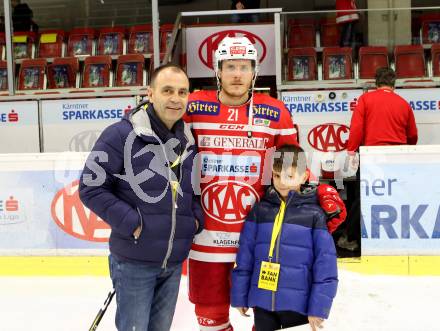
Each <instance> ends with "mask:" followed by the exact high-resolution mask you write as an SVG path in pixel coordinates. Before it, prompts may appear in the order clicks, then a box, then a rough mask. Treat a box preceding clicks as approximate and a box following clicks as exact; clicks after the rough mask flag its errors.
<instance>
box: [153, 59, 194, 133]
mask: <svg viewBox="0 0 440 331" xmlns="http://www.w3.org/2000/svg"><path fill="white" fill-rule="evenodd" d="M188 95H189V82H188V78H187V77H186V75H185V74H184V73H183V72H181V71H178V72H176V71H174V70H173V69H172V68H166V69H164V70H162V71H161V72H160V73H159V74H158V76H157V77H156V80H155V82H154V85H153V86H150V88H149V89H148V97H149V100H150V102H151V103H152V104H153V107H154V110H155V111H156V113H157V116H158V117H159V118H160V119H161V121H162V122H163V123H164V124H165V125H166V126H167V127H168V129H171V128H172V127H173V125H174V123H176V122H177V121H178V120H179V119H181V118H182V116H183V114H184V112H185V110H186V105H187V103H188Z"/></svg>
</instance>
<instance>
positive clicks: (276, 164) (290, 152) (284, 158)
mask: <svg viewBox="0 0 440 331" xmlns="http://www.w3.org/2000/svg"><path fill="white" fill-rule="evenodd" d="M289 167H293V168H296V169H297V172H298V173H299V174H303V173H304V172H305V171H306V168H307V158H306V155H305V153H304V150H303V149H302V148H301V147H299V146H297V145H283V146H281V147H279V148H277V150H276V151H275V155H274V160H273V166H272V169H273V170H274V171H276V172H281V171H282V170H287V169H288V168H289Z"/></svg>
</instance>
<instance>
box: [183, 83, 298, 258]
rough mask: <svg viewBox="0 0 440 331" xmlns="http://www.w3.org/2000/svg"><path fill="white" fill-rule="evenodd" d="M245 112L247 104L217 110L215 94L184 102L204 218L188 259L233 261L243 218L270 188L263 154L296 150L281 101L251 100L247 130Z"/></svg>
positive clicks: (197, 94)
mask: <svg viewBox="0 0 440 331" xmlns="http://www.w3.org/2000/svg"><path fill="white" fill-rule="evenodd" d="M248 108H249V103H247V104H244V105H241V106H227V105H224V104H221V103H220V101H219V100H218V97H217V91H199V92H195V93H192V94H191V95H190V97H189V102H188V107H187V111H186V114H185V121H186V122H188V123H189V124H190V125H191V127H192V129H193V133H194V136H195V138H196V142H197V145H198V148H199V156H200V157H199V158H198V161H199V162H200V163H201V164H200V170H201V200H202V201H201V202H202V207H203V210H204V212H205V229H204V230H203V231H202V232H201V233H200V234H199V235H197V236H196V238H195V241H194V244H193V246H192V250H191V252H190V258H192V259H195V260H200V261H206V262H234V261H235V253H236V251H237V247H238V240H239V236H240V231H241V228H242V226H243V222H244V220H245V218H246V215H247V214H248V212H249V211H250V209H251V208H252V206H253V204H254V203H255V202H257V201H259V199H260V198H261V197H262V195H263V193H264V187H263V185H268V184H270V179H271V174H272V169H271V166H272V162H271V155H269V154H271V153H268V151H274V149H275V148H276V147H278V146H282V145H285V144H298V143H297V133H296V129H295V128H294V125H293V122H292V118H291V116H290V113H289V111H288V110H287V109H286V107H285V106H284V104H283V103H282V102H281V101H279V100H276V99H274V98H271V97H269V96H267V95H264V94H254V105H253V119H252V123H251V125H250V126H248V120H249V117H248ZM249 130H250V131H251V132H252V135H251V137H249V136H248V131H249Z"/></svg>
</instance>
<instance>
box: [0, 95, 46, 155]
mask: <svg viewBox="0 0 440 331" xmlns="http://www.w3.org/2000/svg"><path fill="white" fill-rule="evenodd" d="M38 152H40V138H39V129H38V102H37V101H13V102H0V153H38Z"/></svg>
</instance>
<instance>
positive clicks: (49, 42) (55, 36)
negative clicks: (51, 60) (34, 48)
mask: <svg viewBox="0 0 440 331" xmlns="http://www.w3.org/2000/svg"><path fill="white" fill-rule="evenodd" d="M63 43H64V31H63V30H46V31H42V32H41V33H40V39H39V43H38V56H39V57H40V58H48V57H61V56H63Z"/></svg>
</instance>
